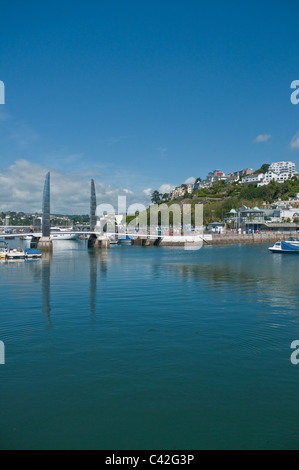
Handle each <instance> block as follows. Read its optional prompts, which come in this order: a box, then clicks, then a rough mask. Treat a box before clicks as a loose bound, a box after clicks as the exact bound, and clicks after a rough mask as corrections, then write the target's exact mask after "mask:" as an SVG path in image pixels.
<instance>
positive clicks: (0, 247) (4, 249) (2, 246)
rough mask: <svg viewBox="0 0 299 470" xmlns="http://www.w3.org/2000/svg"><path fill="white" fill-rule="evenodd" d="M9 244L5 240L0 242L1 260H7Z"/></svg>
mask: <svg viewBox="0 0 299 470" xmlns="http://www.w3.org/2000/svg"><path fill="white" fill-rule="evenodd" d="M7 251H8V244H7V243H6V242H5V241H1V242H0V260H2V261H4V260H6V256H7Z"/></svg>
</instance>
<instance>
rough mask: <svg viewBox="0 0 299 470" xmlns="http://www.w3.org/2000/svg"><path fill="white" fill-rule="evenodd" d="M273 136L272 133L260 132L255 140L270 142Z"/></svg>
mask: <svg viewBox="0 0 299 470" xmlns="http://www.w3.org/2000/svg"><path fill="white" fill-rule="evenodd" d="M271 138H272V135H271V134H260V135H258V136H257V137H256V139H255V142H256V143H261V142H268V141H269V140H270V139H271Z"/></svg>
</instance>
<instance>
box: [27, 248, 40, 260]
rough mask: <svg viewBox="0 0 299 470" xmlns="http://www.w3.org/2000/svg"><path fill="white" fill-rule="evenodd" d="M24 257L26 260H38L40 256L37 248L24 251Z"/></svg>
mask: <svg viewBox="0 0 299 470" xmlns="http://www.w3.org/2000/svg"><path fill="white" fill-rule="evenodd" d="M25 256H26V259H40V258H41V257H42V254H41V252H40V251H39V250H38V249H37V248H27V249H26V250H25Z"/></svg>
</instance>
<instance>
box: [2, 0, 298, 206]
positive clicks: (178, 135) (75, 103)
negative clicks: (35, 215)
mask: <svg viewBox="0 0 299 470" xmlns="http://www.w3.org/2000/svg"><path fill="white" fill-rule="evenodd" d="M298 14H299V4H298V2H297V1H294V0H286V1H281V0H276V1H275V2H273V1H268V0H264V1H255V0H251V1H250V2H249V1H242V2H240V1H239V0H238V1H237V0H228V1H225V0H222V1H220V0H216V1H213V2H208V1H201V0H196V1H195V0H184V1H178V0H173V1H167V0H165V1H163V0H160V1H157V0H151V1H136V0H114V1H113V0H110V1H101V0H99V1H90V0H85V1H84V2H83V1H78V0H74V1H69V0H65V1H63V2H61V1H60V2H58V1H56V0H52V1H48V0H45V1H43V2H40V1H36V0H28V1H27V2H24V1H22V0H19V1H17V0H15V1H14V0H12V1H11V2H5V3H4V2H2V4H1V6H0V18H1V28H0V80H2V81H3V82H4V83H5V87H6V97H5V98H6V104H5V105H1V106H0V203H1V200H2V208H5V209H7V208H9V206H10V208H11V209H12V210H14V209H16V210H21V207H20V206H21V205H22V204H21V203H22V201H23V206H24V207H25V206H26V207H25V209H26V210H27V209H29V208H32V209H33V208H34V209H35V208H38V206H39V205H40V202H39V201H37V205H36V207H35V206H34V207H33V200H34V197H35V192H34V191H36V190H37V189H36V185H35V186H34V188H35V189H34V188H33V186H32V188H31V186H30V185H31V182H32V179H33V178H35V179H38V178H39V179H38V181H42V179H43V175H44V174H45V172H46V170H50V171H52V172H53V173H54V175H56V176H57V179H56V181H58V180H59V181H61V179H62V180H63V176H65V180H66V181H68V183H69V185H65V188H64V193H62V192H61V191H59V188H58V187H56V188H55V189H56V193H55V191H54V196H53V197H54V198H55V194H56V200H55V199H54V201H55V202H54V206H55V204H56V208H57V210H58V209H61V210H63V209H65V210H66V209H68V211H70V212H74V211H77V212H78V211H79V209H80V212H82V211H84V208H85V207H86V211H87V212H88V191H89V187H88V181H89V179H90V178H91V177H94V178H95V180H96V182H97V185H98V192H99V194H100V199H101V200H100V201H99V202H110V199H111V198H113V197H115V195H116V194H117V191H118V190H119V191H120V192H121V193H122V194H124V192H123V191H127V192H128V194H130V197H131V200H132V201H133V200H134V201H136V202H139V201H140V200H141V199H142V198H143V199H142V201H145V200H146V199H145V198H144V197H145V193H144V190H148V189H149V188H150V189H158V188H160V187H161V186H163V185H179V184H181V183H182V182H184V181H185V180H186V179H188V178H189V177H198V176H200V177H205V176H206V174H207V173H208V172H209V171H210V170H213V169H216V168H219V169H222V170H223V171H225V172H230V171H234V170H238V169H242V168H247V167H251V168H254V169H256V168H259V167H260V165H261V164H262V163H265V162H271V161H278V160H292V161H294V162H296V164H297V166H298V163H299V161H298V156H299V145H293V148H291V147H290V143H291V142H292V139H294V136H296V134H297V132H298V131H299V106H294V105H292V104H291V102H290V95H291V89H290V85H291V82H292V81H293V80H296V79H299V70H298V68H299V65H298V63H299V62H298V43H299V28H298ZM258 136H268V139H266V138H264V139H263V138H260V139H258V140H260V141H259V142H257V141H256V138H257V137H258ZM270 136H271V137H270ZM297 147H298V149H297ZM25 169H26V174H24V172H25ZM22 172H23V173H22ZM15 174H17V178H14V175H15ZM22 175H23V176H24V178H27V180H26V191H27V199H26V201H27V202H28V204H27V203H26V204H25V203H24V195H22V194H21V189H22V188H20V186H18V187H15V184H16V183H15V182H14V181H17V180H18V178H19V181H22ZM60 178H61V179H60ZM79 182H80V188H82V192H81V189H80V190H76V189H75V188H78V186H77V185H79ZM39 184H41V183H39ZM52 184H53V185H55V178H54V179H53V178H52ZM24 185H25V182H24ZM1 187H2V192H1ZM8 187H11V188H12V189H13V191H12V192H11V193H10V200H7V188H8ZM84 187H86V188H87V190H86V194H87V196H86V198H85V197H84V196H83V194H84V189H83V188H84ZM164 188H165V186H164ZM4 189H5V191H4ZM31 189H32V191H31ZM30 191H31V192H32V195H33V199H31V198H29V197H28V194H29V193H30ZM67 191H69V194H70V199H71V200H72V202H69V203H68V204H67V207H66V205H63V204H62V202H61V201H60V200H59V198H62V197H66V195H67V194H68V192H67ZM76 195H77V199H76ZM79 195H80V197H81V200H80V201H79V199H78V197H79ZM58 196H59V197H58ZM109 198H110V199H109ZM29 199H30V201H31V202H29ZM104 199H105V200H104ZM0 206H1V204H0ZM0 209H1V208H0ZM53 210H54V207H53Z"/></svg>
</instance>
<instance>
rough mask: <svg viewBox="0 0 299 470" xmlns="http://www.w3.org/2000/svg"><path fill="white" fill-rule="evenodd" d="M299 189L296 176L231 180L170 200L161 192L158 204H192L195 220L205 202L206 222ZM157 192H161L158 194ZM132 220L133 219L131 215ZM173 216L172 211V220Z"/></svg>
mask: <svg viewBox="0 0 299 470" xmlns="http://www.w3.org/2000/svg"><path fill="white" fill-rule="evenodd" d="M298 193H299V180H298V179H297V178H296V177H293V178H292V179H291V180H288V181H285V182H284V183H277V182H275V181H271V182H270V183H269V184H268V185H267V186H261V187H257V185H256V184H249V185H241V184H239V183H232V184H227V183H225V182H224V181H220V182H219V183H217V184H215V185H213V186H212V187H211V188H204V189H200V190H199V191H196V192H194V193H193V194H192V195H188V196H184V197H180V198H178V199H174V200H169V199H168V200H167V199H166V198H165V196H166V195H163V198H162V195H161V198H160V201H158V204H161V203H166V204H167V205H168V206H170V205H171V204H175V203H180V204H191V206H192V223H193V222H194V206H195V204H199V203H201V204H203V205H204V224H205V225H207V224H209V223H210V222H213V221H219V220H223V218H224V217H226V216H227V214H228V213H229V212H230V210H231V209H238V208H239V207H241V206H242V205H245V206H247V207H250V208H253V207H255V206H258V207H261V206H262V204H263V202H266V203H269V204H271V203H274V202H275V201H277V200H278V199H281V200H282V201H288V200H289V199H290V198H294V197H296V195H297V194H298ZM155 196H157V194H155ZM131 220H132V219H131ZM171 223H172V217H171V214H170V224H171Z"/></svg>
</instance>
